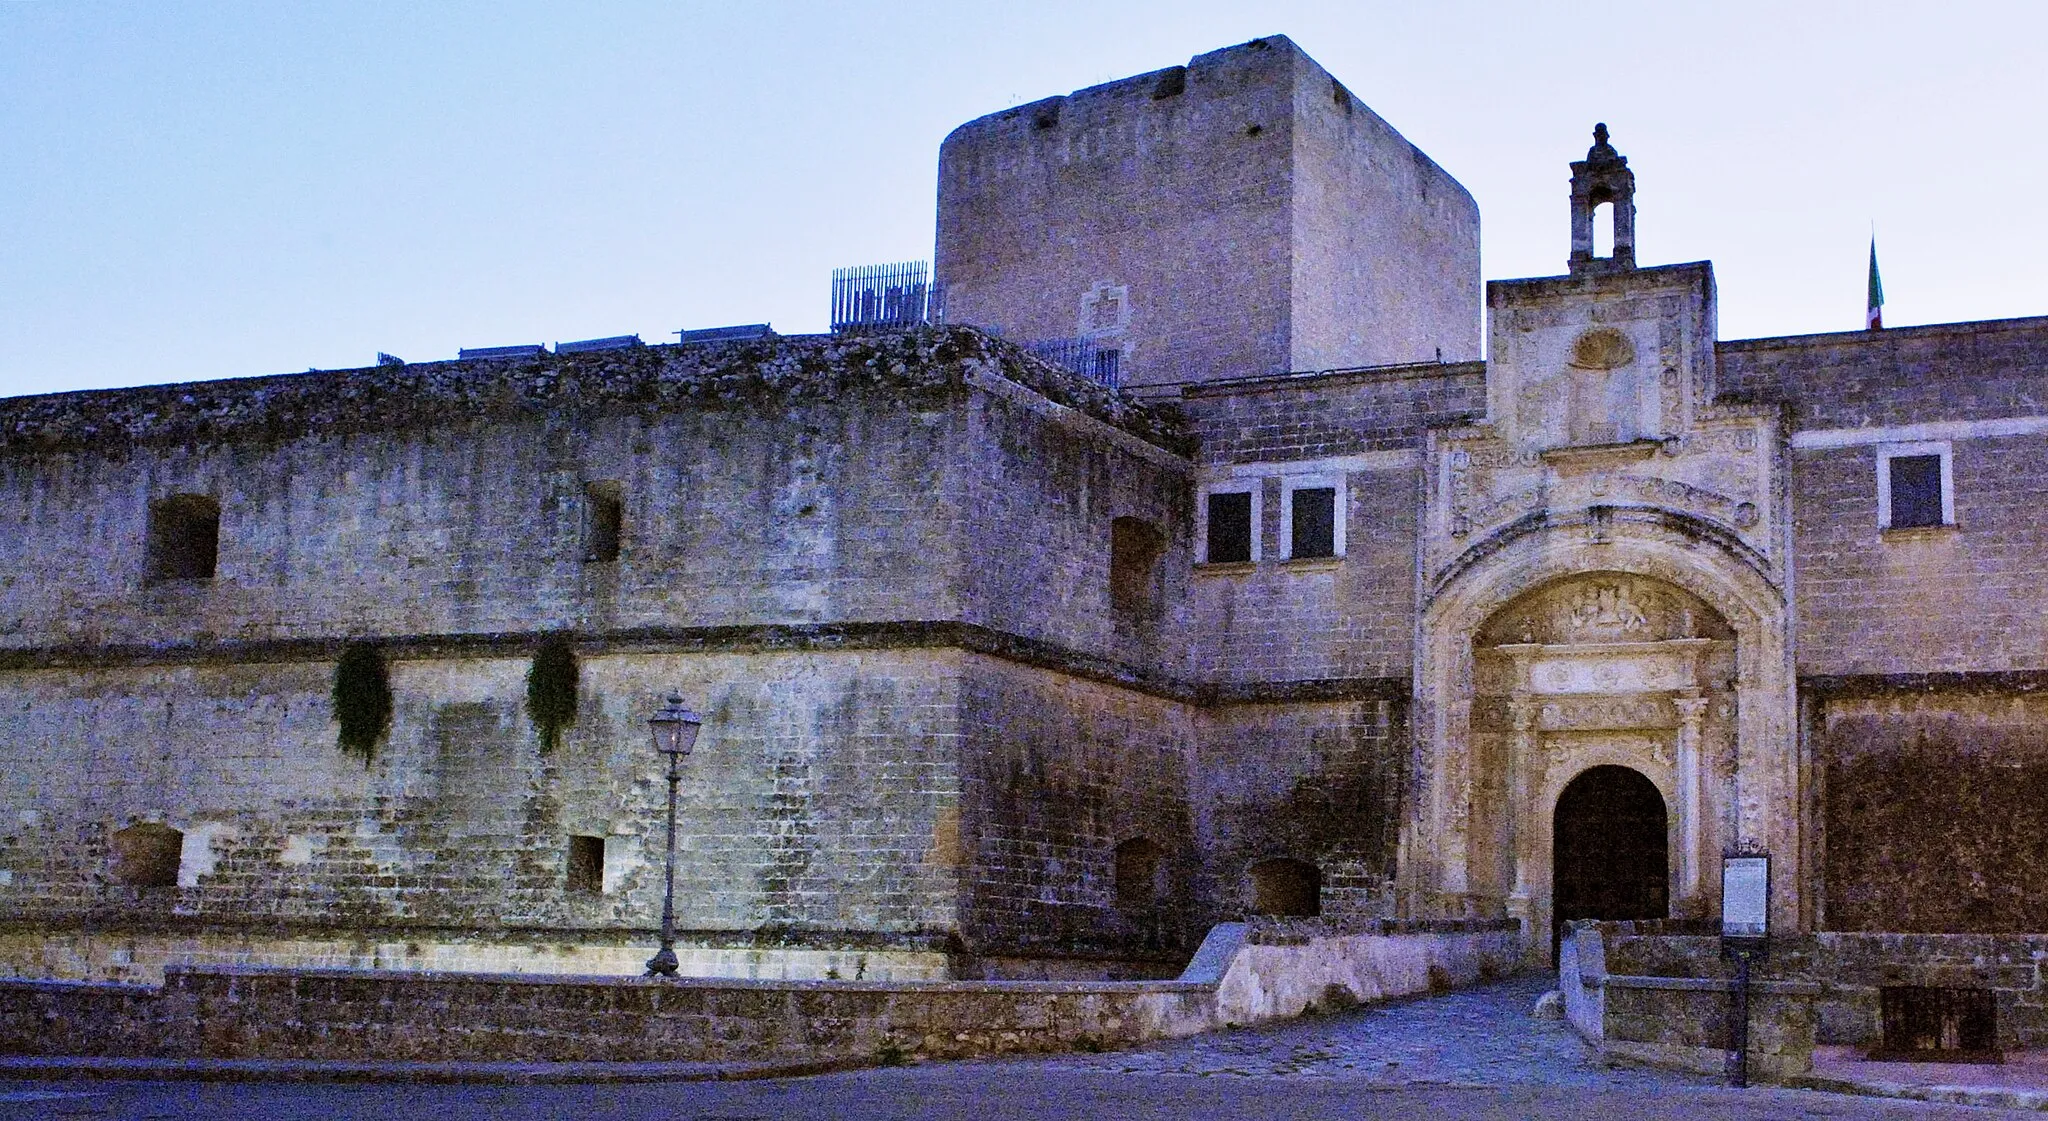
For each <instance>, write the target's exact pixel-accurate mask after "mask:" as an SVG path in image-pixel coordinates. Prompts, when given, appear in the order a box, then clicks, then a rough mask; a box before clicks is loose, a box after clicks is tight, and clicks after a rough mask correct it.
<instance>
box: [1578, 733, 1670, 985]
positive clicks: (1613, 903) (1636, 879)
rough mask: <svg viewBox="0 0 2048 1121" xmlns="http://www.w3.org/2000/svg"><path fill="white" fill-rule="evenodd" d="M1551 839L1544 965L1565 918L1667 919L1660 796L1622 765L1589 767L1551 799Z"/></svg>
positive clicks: (1667, 859) (1665, 843) (1665, 851)
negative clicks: (1554, 810) (1554, 808)
mask: <svg viewBox="0 0 2048 1121" xmlns="http://www.w3.org/2000/svg"><path fill="white" fill-rule="evenodd" d="M1555 825H1556V828H1555V829H1554V830H1553V831H1552V833H1551V838H1552V840H1551V850H1550V855H1551V864H1550V867H1551V869H1552V873H1551V875H1552V884H1553V889H1552V890H1553V893H1554V894H1553V898H1552V906H1551V920H1550V960H1551V963H1552V964H1553V965H1554V964H1556V962H1557V944H1558V938H1559V936H1560V934H1562V932H1563V931H1564V924H1565V923H1566V922H1568V921H1570V920H1572V919H1661V918H1664V917H1665V916H1666V915H1668V914H1669V913H1670V906H1671V870H1670V842H1669V839H1668V837H1667V834H1666V833H1665V820H1664V796H1663V795H1662V794H1659V793H1658V792H1657V787H1656V784H1654V783H1652V782H1651V781H1650V780H1649V779H1647V778H1644V777H1643V775H1642V774H1641V773H1640V772H1637V771H1632V770H1630V769H1629V768H1627V767H1593V768H1591V769H1589V770H1587V771H1586V772H1585V773H1584V774H1582V775H1580V776H1579V777H1577V778H1575V779H1573V780H1572V781H1571V784H1570V785H1568V786H1566V787H1565V788H1564V793H1562V794H1560V795H1558V798H1557V819H1556V822H1555Z"/></svg>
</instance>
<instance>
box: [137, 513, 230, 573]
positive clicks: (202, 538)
mask: <svg viewBox="0 0 2048 1121" xmlns="http://www.w3.org/2000/svg"><path fill="white" fill-rule="evenodd" d="M219 559H220V504H219V503H217V502H215V501H214V500H213V499H211V498H208V497H206V496H205V495H203V494H174V495H172V496H171V497H169V498H165V499H162V500H160V501H156V502H152V503H150V504H149V564H148V572H149V578H150V579H151V580H211V579H213V574H214V569H215V566H216V565H217V564H218V562H219Z"/></svg>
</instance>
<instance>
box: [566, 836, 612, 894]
mask: <svg viewBox="0 0 2048 1121" xmlns="http://www.w3.org/2000/svg"><path fill="white" fill-rule="evenodd" d="M568 887H569V891H570V892H572V893H574V894H577V895H599V894H602V893H603V891H604V838H603V837H571V838H569V882H568Z"/></svg>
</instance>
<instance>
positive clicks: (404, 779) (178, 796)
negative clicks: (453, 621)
mask: <svg viewBox="0 0 2048 1121" xmlns="http://www.w3.org/2000/svg"><path fill="white" fill-rule="evenodd" d="M959 657H960V656H959V655H957V654H955V653H952V652H949V651H944V650H934V651H924V650H906V651H896V652H882V651H866V652H860V653H851V652H849V653H814V654H803V653H786V654H753V655H743V654H730V655H680V656H674V655H653V654H651V655H616V656H599V657H586V658H585V659H584V660H583V671H582V675H583V696H582V701H581V706H580V712H579V716H578V720H577V723H576V724H575V725H574V726H573V727H572V728H571V729H569V730H568V731H567V732H566V734H565V736H564V738H563V742H562V743H561V745H560V746H558V747H557V748H556V750H555V751H554V752H553V753H552V754H550V755H545V756H543V755H542V754H541V753H540V751H539V747H538V743H537V737H536V735H535V733H534V731H533V729H532V728H531V726H530V725H529V723H528V721H527V719H526V717H525V714H524V712H523V708H522V705H523V697H524V692H523V690H524V684H523V675H524V673H525V669H526V663H525V662H524V661H523V660H519V659H421V660H409V661H400V662H397V663H396V664H395V665H394V667H393V673H392V684H393V691H394V693H395V694H396V697H397V712H396V715H395V716H394V719H393V723H392V728H391V732H390V735H389V737H388V739H387V740H386V742H385V743H384V744H383V745H382V748H381V750H380V752H379V754H378V756H377V757H376V759H375V760H374V761H373V762H372V764H371V765H370V766H369V767H367V768H366V767H365V766H364V765H363V764H362V763H360V762H358V761H357V760H355V759H353V758H349V757H346V756H343V755H342V754H341V753H340V752H339V751H338V750H337V749H336V748H335V746H334V725H333V724H332V723H331V722H330V720H329V716H328V702H327V698H326V691H327V688H328V681H329V678H330V675H331V672H332V669H331V665H327V664H294V665H284V666H279V665H267V664H266V665H250V666H201V667H167V668H165V667H159V668H146V667H145V668H136V669H128V670H62V671H58V670H49V671H39V672H34V673H18V674H15V675H13V676H12V678H11V680H10V690H11V693H10V695H11V696H12V697H14V698H15V699H16V700H17V701H18V702H19V704H16V705H10V706H9V707H8V708H7V709H6V710H5V711H4V712H0V757H4V766H5V767H6V769H7V771H8V773H9V774H10V776H12V781H10V782H9V783H8V784H7V786H6V787H5V789H4V791H0V799H4V804H0V814H4V815H5V818H6V820H7V821H8V822H9V823H10V827H9V829H8V830H7V832H6V833H5V834H4V836H0V867H4V868H7V869H9V870H10V871H11V872H12V875H11V876H10V877H9V878H8V881H7V882H6V883H5V884H4V885H0V900H4V901H5V902H4V906H5V910H6V912H7V913H8V915H9V916H10V917H11V918H14V919H16V920H23V919H29V920H37V921H41V922H43V923H45V924H46V929H55V928H57V927H60V926H62V925H63V924H65V923H68V922H75V921H82V919H83V916H84V914H85V913H86V912H87V911H90V913H91V914H92V916H93V920H92V921H93V923H94V925H96V926H100V927H106V926H109V925H119V924H121V923H130V924H139V925H141V926H143V927H144V928H148V927H150V926H152V925H158V924H162V923H165V922H172V923H185V924H187V925H196V924H216V925H220V924H225V925H227V926H236V925H247V924H250V923H255V924H264V923H272V924H275V923H279V922H283V923H287V924H291V925H293V926H295V927H297V928H300V929H313V930H322V929H324V930H327V931H329V932H331V934H332V935H333V936H335V937H341V938H351V937H357V936H362V935H365V934H368V935H374V933H375V932H376V931H379V930H384V931H387V932H389V933H390V936H391V937H392V938H394V939H396V940H401V941H402V940H405V939H406V938H407V937H440V938H455V939H457V940H461V939H463V938H464V937H468V936H481V935H486V934H488V933H489V932H492V931H502V930H517V929H535V928H539V929H548V930H554V931H560V932H561V933H562V936H563V937H565V938H568V939H570V940H572V941H573V940H574V939H575V937H576V935H577V932H579V931H612V932H618V931H642V932H644V931H645V930H647V929H649V928H650V927H651V926H653V925H654V924H655V922H656V920H657V916H658V915H659V912H660V898H661V863H662V852H661V844H662V838H661V814H662V804H663V803H662V799H663V798H664V797H665V786H664V785H663V783H662V782H661V781H660V779H659V775H660V764H659V761H658V760H657V758H656V757H655V754H654V752H653V751H652V750H651V749H650V748H649V747H648V746H647V732H646V725H645V719H646V716H647V713H648V712H649V711H650V710H651V708H652V706H653V705H654V704H655V703H656V699H657V698H658V697H659V696H660V695H661V694H662V693H663V692H665V691H666V690H668V689H679V690H681V691H682V692H683V693H684V694H685V695H687V696H688V697H689V698H690V699H691V701H692V702H693V703H694V704H695V705H696V706H697V707H698V709H699V710H700V711H701V712H702V713H703V715H704V718H705V727H704V731H703V734H702V736H701V737H700V740H699V744H698V748H697V751H696V754H694V755H693V756H692V757H691V758H690V759H689V760H688V761H687V763H686V765H685V770H686V779H685V781H684V783H683V784H682V787H681V799H680V806H679V819H680V821H681V832H680V837H679V841H678V862H677V876H676V900H677V917H678V923H679V925H680V926H681V927H682V928H683V929H684V930H685V931H706V932H751V931H758V930H763V929H767V930H780V931H783V932H785V933H786V934H787V935H789V936H791V937H796V938H802V937H803V936H804V935H806V934H807V933H808V934H810V935H812V936H813V937H815V938H822V939H824V940H825V941H826V942H827V943H828V944H830V943H832V942H833V940H834V939H837V940H838V941H840V942H842V943H843V942H844V941H845V939H846V938H847V937H848V936H849V932H858V933H859V934H860V935H863V936H865V937H868V938H870V939H882V940H884V941H886V940H887V938H888V937H889V936H890V935H892V934H893V935H895V936H898V937H899V938H903V937H913V936H915V937H923V936H927V935H935V934H936V935H943V934H944V933H945V932H947V931H950V930H951V929H952V928H953V925H954V916H955V905H956V892H957V890H958V884H957V880H956V868H955V866H954V865H953V864H952V863H949V862H948V861H947V860H946V859H945V858H944V856H943V854H942V853H941V852H939V846H940V843H941V822H942V821H947V822H952V821H957V815H958V809H957V806H958V800H957V791H958V783H959V778H958V770H957V768H958V763H959V758H960V754H959V742H958V736H959V733H958V727H957V723H956V717H955V710H956V703H957V678H958V673H959V669H958V659H959ZM251 696H257V697H260V698H261V699H260V700H258V701H257V702H255V703H253V704H250V703H248V702H247V698H249V697H251ZM138 819H140V820H152V821H161V822H164V823H167V824H169V825H171V826H173V827H175V828H178V829H180V830H182V831H184V832H185V834H186V837H187V843H186V852H187V859H186V861H185V871H186V873H187V876H186V882H184V883H183V884H182V885H181V886H178V887H168V888H138V887H129V886H123V885H120V884H116V883H113V882H111V881H110V879H109V875H108V873H109V867H110V864H109V856H108V838H109V835H110V834H111V832H112V831H113V830H114V829H115V828H118V827H120V826H121V825H123V824H126V823H127V822H129V821H132V820H138ZM571 835H588V836H598V837H603V838H605V839H606V844H607V853H606V860H607V867H606V872H605V879H606V883H605V890H604V892H603V893H602V894H599V895H583V894H578V893H574V892H570V891H569V890H567V886H566V882H565V864H566V860H567V848H568V837H569V836H571ZM407 929H412V930H414V931H415V932H416V933H415V934H413V935H410V936H408V935H406V934H405V933H404V932H405V931H406V930H407ZM551 937H552V936H551Z"/></svg>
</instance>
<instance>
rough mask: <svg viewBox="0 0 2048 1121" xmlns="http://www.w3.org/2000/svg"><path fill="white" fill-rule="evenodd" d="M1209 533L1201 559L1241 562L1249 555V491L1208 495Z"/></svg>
mask: <svg viewBox="0 0 2048 1121" xmlns="http://www.w3.org/2000/svg"><path fill="white" fill-rule="evenodd" d="M1208 513H1209V537H1208V543H1207V546H1206V549H1207V551H1206V552H1205V553H1204V554H1203V559H1205V560H1207V561H1208V562H1209V563H1210V564H1243V563H1246V562H1248V561H1250V560H1251V559H1252V496H1251V492H1250V491H1237V492H1235V493H1229V494H1212V495H1210V496H1209V504H1208Z"/></svg>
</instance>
